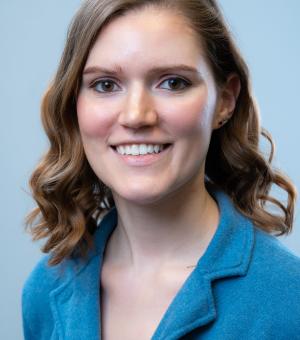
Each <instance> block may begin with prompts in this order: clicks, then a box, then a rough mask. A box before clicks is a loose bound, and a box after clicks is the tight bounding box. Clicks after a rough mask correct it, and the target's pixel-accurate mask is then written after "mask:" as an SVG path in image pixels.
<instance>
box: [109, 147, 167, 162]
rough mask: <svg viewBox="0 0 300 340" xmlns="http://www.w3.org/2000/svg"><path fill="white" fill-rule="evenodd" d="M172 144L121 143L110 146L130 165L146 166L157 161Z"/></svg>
mask: <svg viewBox="0 0 300 340" xmlns="http://www.w3.org/2000/svg"><path fill="white" fill-rule="evenodd" d="M171 145H172V144H123V145H115V146H111V148H112V150H114V153H115V155H117V156H118V158H119V159H120V160H121V161H122V162H125V164H127V165H130V166H138V167H139V166H147V165H150V164H152V163H156V162H158V161H159V160H160V159H162V158H164V155H165V154H166V153H167V152H168V150H169V149H170V146H171Z"/></svg>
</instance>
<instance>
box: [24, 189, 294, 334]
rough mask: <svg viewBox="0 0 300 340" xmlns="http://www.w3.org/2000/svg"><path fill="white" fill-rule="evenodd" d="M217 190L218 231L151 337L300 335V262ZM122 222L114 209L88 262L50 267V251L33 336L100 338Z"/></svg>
mask: <svg viewBox="0 0 300 340" xmlns="http://www.w3.org/2000/svg"><path fill="white" fill-rule="evenodd" d="M212 194H213V196H214V197H215V199H216V200H217V202H218V205H219V209H220V214H221V215H220V223H219V226H218V229H217V231H216V233H215V235H214V237H213V239H212V240H211V242H210V244H209V246H208V248H207V250H206V252H205V253H204V255H203V256H202V257H201V258H200V260H199V262H198V264H197V266H196V268H195V269H194V271H193V272H192V273H191V274H190V276H189V277H188V279H187V280H186V281H185V283H184V284H183V286H182V287H181V289H180V291H179V292H178V294H177V295H176V297H175V298H174V300H173V301H172V303H171V304H170V306H169V308H168V309H167V311H166V312H165V314H164V316H163V318H162V320H161V321H160V323H159V325H158V327H157V329H156V331H155V333H154V334H153V336H152V339H153V340H171V339H174V340H175V339H186V340H188V339H190V340H196V339H201V340H218V339H222V340H240V339H243V340H244V339H246V340H247V339H249V340H252V339H253V340H254V339H255V340H257V339H259V340H266V339H268V340H281V339H282V340H283V339H293V340H297V339H300V259H299V258H298V257H297V256H295V255H293V254H292V253H291V252H290V251H289V250H287V249H286V248H285V247H284V246H283V245H281V243H280V242H279V241H278V240H277V239H276V238H275V237H274V236H271V235H269V234H267V233H265V232H263V231H261V230H260V229H258V228H256V227H254V226H253V224H252V223H251V221H249V220H248V219H247V218H245V217H244V216H243V215H241V214H240V213H239V212H237V210H236V209H235V208H234V207H233V204H232V203H231V201H230V199H229V198H228V197H227V196H226V195H225V194H223V193H222V192H214V193H212ZM116 223H117V214H116V210H115V209H114V208H113V209H112V210H111V211H110V212H109V213H108V214H107V215H106V216H105V217H104V219H103V220H102V222H101V223H100V227H99V228H98V229H97V232H96V234H95V239H96V242H95V244H96V247H95V249H94V250H92V251H91V252H90V253H89V256H88V259H87V260H86V261H83V260H76V261H75V260H66V261H64V262H63V263H62V264H60V265H58V266H55V267H49V266H48V265H47V261H48V256H45V257H44V258H43V259H42V260H41V261H40V263H38V265H37V266H36V268H35V269H34V270H33V272H32V273H31V275H30V277H29V278H28V279H27V281H26V283H25V286H24V288H23V296H22V308H23V326H24V335H25V339H26V340H35V339H36V340H50V339H51V340H58V339H59V340H63V339H65V340H96V339H97V340H99V339H100V338H101V336H100V334H101V322H100V320H101V315H100V313H101V311H100V307H99V301H100V283H99V277H100V271H101V265H102V258H103V252H104V249H105V245H106V241H107V239H108V237H109V235H110V234H111V232H112V231H113V229H114V228H115V226H116ZM141 284H143V283H142V282H141ZM132 326H133V327H134V325H132ZM116 327H118V325H116ZM120 340H122V339H120ZM133 340H138V339H133Z"/></svg>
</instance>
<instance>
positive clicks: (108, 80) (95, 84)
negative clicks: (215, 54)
mask: <svg viewBox="0 0 300 340" xmlns="http://www.w3.org/2000/svg"><path fill="white" fill-rule="evenodd" d="M162 77H164V78H165V79H162V80H160V82H159V86H160V85H161V84H162V83H164V82H165V81H168V80H171V79H179V80H181V81H183V82H185V83H186V85H185V87H184V88H183V89H179V90H173V91H172V90H170V91H171V92H179V91H182V90H185V89H186V88H188V87H190V86H191V85H192V82H191V81H190V80H188V79H187V78H185V77H183V76H181V75H180V76H179V75H174V74H173V75H172V74H168V75H163V76H162ZM106 81H107V82H111V83H113V84H114V85H117V86H118V87H119V88H120V85H118V82H117V80H116V79H114V78H112V77H110V78H108V77H105V78H98V79H96V80H93V81H91V82H90V84H89V87H90V88H93V89H94V90H95V87H96V86H97V84H99V83H103V82H106ZM95 91H96V92H98V93H113V92H116V91H107V92H106V91H97V90H95Z"/></svg>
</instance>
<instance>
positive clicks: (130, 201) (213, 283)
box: [23, 0, 300, 340]
mask: <svg viewBox="0 0 300 340" xmlns="http://www.w3.org/2000/svg"><path fill="white" fill-rule="evenodd" d="M42 119H43V124H44V127H45V130H46V132H47V135H48V138H49V140H50V148H49V151H48V153H47V154H46V155H45V156H44V158H43V160H42V161H41V163H40V165H39V166H38V168H37V169H36V170H35V171H34V173H33V175H32V178H31V187H32V190H33V195H34V198H35V200H36V201H37V203H38V208H37V209H36V210H34V211H33V213H32V214H31V215H30V216H29V219H28V223H29V224H31V225H32V233H33V236H34V238H35V239H41V238H46V239H47V241H46V243H45V245H44V247H43V251H44V252H46V253H49V255H47V256H46V257H45V258H43V259H42V260H41V262H40V263H39V264H38V265H37V267H36V268H35V269H34V271H33V272H32V274H31V275H30V277H29V279H28V280H27V282H26V284H25V287H24V291H23V323H24V334H25V338H26V339H68V340H69V339H89V340H90V339H99V338H102V339H108V340H110V339H122V340H124V339H130V340H132V339H150V338H152V339H155V340H158V339H221V338H222V339H300V335H299V334H300V332H299V330H300V289H299V280H300V261H299V258H297V257H296V256H294V255H293V254H291V253H290V252H289V251H288V250H287V249H285V248H284V247H282V246H281V245H280V243H279V242H278V241H277V240H276V238H275V237H274V236H273V235H271V234H272V233H276V234H281V235H282V234H286V233H288V232H290V231H291V229H292V221H293V208H294V201H295V190H294V188H293V186H292V184H291V183H290V182H289V180H288V179H286V178H284V176H283V175H282V174H281V173H279V172H275V171H274V170H272V168H271V160H272V153H271V156H270V159H269V160H265V159H264V157H263V156H262V154H261V153H260V151H259V147H258V144H259V135H260V134H262V135H263V136H265V137H267V138H268V139H269V140H270V142H271V145H273V144H272V140H271V137H270V136H269V135H268V134H267V133H266V132H264V130H262V129H261V127H260V125H259V117H258V109H257V107H256V106H255V103H254V100H253V97H252V95H251V88H250V82H249V74H248V70H247V66H246V64H245V62H244V61H243V58H242V57H241V55H240V53H239V51H238V49H237V48H236V47H235V45H234V43H233V41H232V39H231V36H230V33H229V32H228V30H227V28H226V26H225V24H224V21H223V18H222V15H221V13H220V11H219V9H218V7H217V4H216V2H215V1H213V0H165V1H164V0H145V1H144V0H114V1H109V0H101V1H99V0H97V1H96V0H87V1H84V2H83V4H82V6H81V8H80V9H79V11H78V13H77V15H76V16H75V18H74V20H73V22H72V26H71V29H70V31H69V34H68V39H67V43H66V47H65V50H64V53H63V56H62V59H61V62H60V65H59V68H58V71H57V74H56V77H55V79H54V81H53V83H52V84H51V85H50V87H49V89H48V91H47V93H46V94H45V97H44V99H43V105H42ZM273 184H276V185H278V186H279V187H281V188H282V189H283V190H284V191H285V192H286V193H287V197H288V200H287V204H286V205H284V204H283V203H281V202H279V201H278V200H276V199H275V198H274V197H272V196H271V195H270V189H271V186H272V185H273ZM269 203H272V204H273V205H274V206H276V207H278V208H279V210H280V212H281V214H278V212H277V213H276V214H274V213H272V212H271V211H270V209H269V207H268V204H269ZM36 219H38V222H37V223H34V221H36Z"/></svg>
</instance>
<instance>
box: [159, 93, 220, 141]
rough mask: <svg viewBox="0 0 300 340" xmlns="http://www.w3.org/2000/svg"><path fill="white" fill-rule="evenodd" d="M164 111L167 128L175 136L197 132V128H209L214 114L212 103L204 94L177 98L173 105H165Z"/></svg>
mask: <svg viewBox="0 0 300 340" xmlns="http://www.w3.org/2000/svg"><path fill="white" fill-rule="evenodd" d="M162 109H163V110H164V111H163V112H164V117H165V123H166V126H167V128H168V127H170V128H172V131H173V132H174V133H176V135H177V136H179V137H180V136H184V137H186V136H187V135H191V134H194V133H195V134H198V133H199V130H208V131H209V130H210V128H211V122H212V118H213V114H214V105H210V104H209V103H208V102H207V100H206V96H205V95H204V94H200V95H199V94H198V95H194V96H191V97H190V98H187V99H185V100H182V99H178V102H176V103H173V105H170V103H169V105H166V106H165V107H164V108H162Z"/></svg>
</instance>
